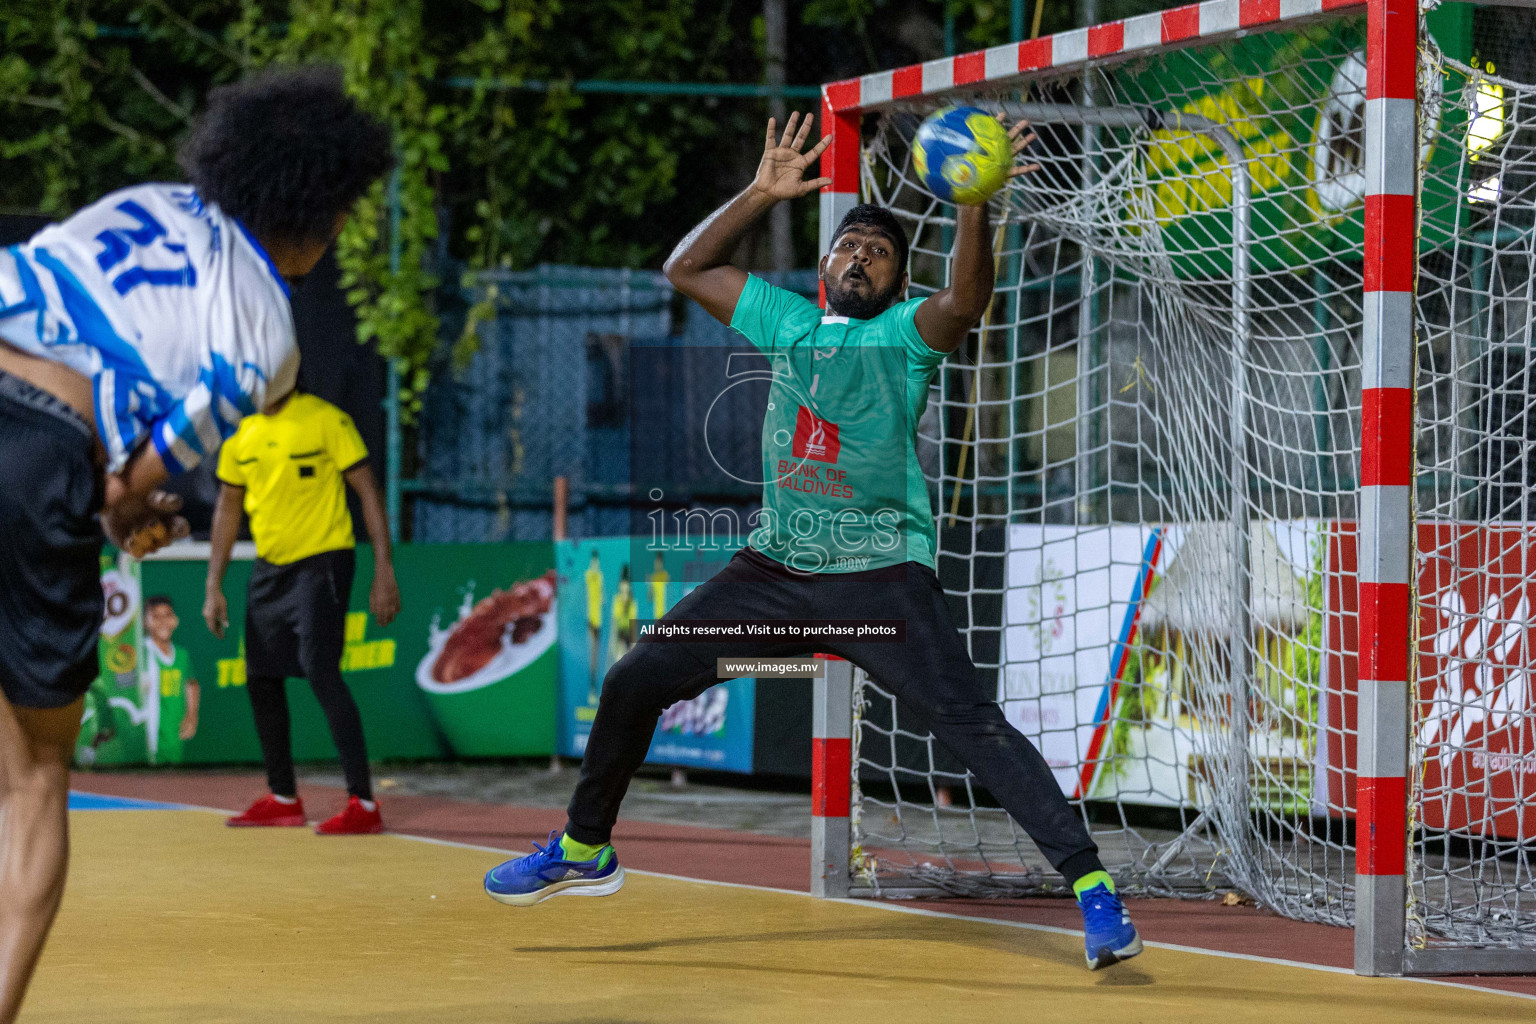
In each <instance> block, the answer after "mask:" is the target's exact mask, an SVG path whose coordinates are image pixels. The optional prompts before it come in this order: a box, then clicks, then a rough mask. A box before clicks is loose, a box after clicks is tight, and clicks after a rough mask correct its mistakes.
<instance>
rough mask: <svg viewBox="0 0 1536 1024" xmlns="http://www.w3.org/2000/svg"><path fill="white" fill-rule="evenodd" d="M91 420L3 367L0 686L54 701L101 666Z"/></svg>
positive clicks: (14, 694)
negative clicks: (1, 654) (10, 373)
mask: <svg viewBox="0 0 1536 1024" xmlns="http://www.w3.org/2000/svg"><path fill="white" fill-rule="evenodd" d="M94 451H95V435H94V433H93V432H92V430H91V426H90V424H89V423H87V422H86V421H85V419H84V418H83V417H81V416H80V414H79V413H77V412H75V410H74V409H72V408H70V407H69V406H68V405H66V404H65V403H64V402H62V401H60V400H59V399H57V398H55V397H54V396H52V395H50V394H48V392H46V391H42V390H40V389H38V388H36V387H33V386H32V385H31V384H28V383H27V382H26V381H24V380H21V379H20V378H18V377H12V376H11V375H9V374H7V373H4V372H3V371H0V651H3V652H4V657H0V691H3V692H4V693H5V699H6V700H8V701H10V702H11V704H13V705H15V706H16V707H23V708H61V707H64V706H65V705H67V704H70V703H72V702H74V701H75V700H76V699H78V698H79V697H80V696H81V695H82V694H84V693H85V691H86V690H87V689H88V688H89V687H90V685H91V682H92V680H94V679H95V678H96V674H97V671H98V666H99V660H100V659H99V655H98V653H97V652H98V649H99V646H100V644H99V639H98V638H99V636H100V633H101V618H102V597H101V545H102V535H101V524H100V523H99V522H98V521H97V518H96V516H97V514H98V513H99V512H100V511H101V501H102V484H103V478H102V473H101V470H100V468H99V467H98V466H97V465H96V460H95V457H94Z"/></svg>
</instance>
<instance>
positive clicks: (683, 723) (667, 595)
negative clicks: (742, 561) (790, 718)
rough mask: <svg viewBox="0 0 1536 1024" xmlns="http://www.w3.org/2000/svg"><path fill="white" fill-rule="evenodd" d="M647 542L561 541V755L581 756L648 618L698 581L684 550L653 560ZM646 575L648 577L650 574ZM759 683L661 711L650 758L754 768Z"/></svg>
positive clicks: (728, 685)
mask: <svg viewBox="0 0 1536 1024" xmlns="http://www.w3.org/2000/svg"><path fill="white" fill-rule="evenodd" d="M645 553H646V552H645V544H644V542H643V541H642V540H640V539H639V538H634V539H632V538H629V537H601V538H594V539H591V540H579V541H559V542H557V543H556V545H555V565H556V573H557V584H556V600H557V604H558V606H559V635H560V748H559V749H560V753H562V754H564V755H566V756H568V757H580V756H581V755H582V753H583V752H584V751H585V750H586V749H587V736H588V734H589V733H590V732H591V731H592V721H593V719H594V718H595V717H596V715H597V704H598V699H599V697H600V695H601V692H602V683H603V677H604V676H605V675H606V674H607V672H608V670H609V669H610V668H612V667H613V665H614V663H615V662H617V661H618V660H619V659H620V658H622V657H623V656H624V655H625V653H627V652H628V650H629V649H630V647H632V646H633V645H634V643H635V640H636V637H637V635H638V629H639V624H640V622H641V621H644V620H654V619H659V618H661V617H662V616H663V615H665V614H666V612H667V610H668V609H670V608H671V607H672V606H673V605H674V604H676V603H677V602H678V601H679V600H681V599H682V597H683V595H684V594H685V593H686V592H688V591H690V590H692V589H693V588H694V587H695V586H697V585H698V584H697V583H682V582H679V580H682V579H686V578H688V574H687V573H686V571H685V567H684V564H683V563H684V561H685V560H686V559H687V558H689V557H691V556H690V553H689V552H687V551H683V550H677V551H667V552H664V553H662V552H658V553H653V554H652V555H651V559H650V564H648V565H643V566H640V565H636V564H635V562H636V561H637V555H643V554H645ZM641 577H643V578H641ZM756 685H757V684H756V681H755V680H753V679H730V680H726V681H725V682H722V683H720V684H718V685H716V686H712V687H710V688H709V689H708V690H706V691H704V693H703V694H701V695H700V696H698V697H697V698H695V699H693V700H690V701H679V702H678V703H676V704H674V705H672V706H671V707H670V708H668V709H667V710H666V711H665V712H663V714H662V716H661V722H660V723H659V724H658V725H657V727H656V735H655V738H654V739H653V740H652V741H651V749H650V752H649V754H648V755H647V757H646V760H648V761H650V762H652V763H657V764H670V765H679V766H683V767H693V768H713V769H718V770H723V771H735V772H750V771H751V770H752V735H753V711H754V708H753V705H754V703H755V697H756Z"/></svg>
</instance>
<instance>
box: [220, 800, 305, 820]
mask: <svg viewBox="0 0 1536 1024" xmlns="http://www.w3.org/2000/svg"><path fill="white" fill-rule="evenodd" d="M224 824H226V825H233V826H234V827H236V828H250V827H254V826H268V827H273V826H276V827H280V828H293V827H294V826H297V825H303V824H305V821H304V801H303V800H299V801H296V802H294V803H291V804H285V803H282V802H281V801H279V800H278V799H277V798H276V797H274V796H272V794H270V793H268V794H267V795H266V796H264V797H262V798H261V799H260V800H257V801H256V802H255V803H253V804H251V806H249V807H247V808H246V809H245V813H244V814H237V815H235V816H234V817H233V818H230V819H228V820H227V821H225V822H224Z"/></svg>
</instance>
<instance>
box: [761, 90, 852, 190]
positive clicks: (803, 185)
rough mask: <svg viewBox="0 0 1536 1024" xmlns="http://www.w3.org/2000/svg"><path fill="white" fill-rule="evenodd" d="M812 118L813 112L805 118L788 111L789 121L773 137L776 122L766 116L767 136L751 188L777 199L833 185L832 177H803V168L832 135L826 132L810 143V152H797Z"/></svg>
mask: <svg viewBox="0 0 1536 1024" xmlns="http://www.w3.org/2000/svg"><path fill="white" fill-rule="evenodd" d="M815 120H816V117H815V115H814V114H806V115H805V120H804V121H801V120H800V114H799V112H796V113H793V114H790V115H789V123H788V124H786V125H785V126H784V134H783V135H781V136H779V138H778V139H777V140H775V139H774V131H775V129H776V128H777V127H778V125H777V124H775V123H774V120H773V118H771V117H770V118H769V119H768V138H767V140H766V141H765V142H764V143H763V159H762V161H761V162H760V163H759V164H758V165H757V177H756V178H754V179H752V187H753V188H754V189H756V190H757V191H758V192H760V193H762V194H763V195H765V196H767V197H768V198H769V199H772V200H774V201H775V202H777V201H779V200H782V199H799V198H800V197H801V196H808V195H810V194H811V193H812V192H815V191H816V190H817V189H821V188H825V187H827V186H828V185H830V184H832V179H831V178H812V179H811V180H810V181H806V180H805V170H806V168H807V167H810V166H811V164H813V163H815V162H816V161H817V160H819V159H820V158H821V151H822V150H824V149H826V148H827V146H829V145H831V143H832V136H830V135H828V136H827V137H826V138H824V139H822V140H821V141H820V142H818V143H816V145H814V146H812V147H811V150H810V152H808V153H802V152H800V151H801V150H802V149H804V148H805V142H806V140H807V139H808V138H810V134H811V124H812V122H814V121H815ZM797 127H798V130H797Z"/></svg>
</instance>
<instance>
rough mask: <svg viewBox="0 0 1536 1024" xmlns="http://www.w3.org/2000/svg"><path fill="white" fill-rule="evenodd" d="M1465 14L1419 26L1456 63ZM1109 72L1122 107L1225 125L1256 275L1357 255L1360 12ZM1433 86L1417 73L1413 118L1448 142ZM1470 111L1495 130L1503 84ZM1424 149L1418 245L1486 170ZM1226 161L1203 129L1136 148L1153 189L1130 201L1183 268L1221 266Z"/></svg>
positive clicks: (1429, 240)
mask: <svg viewBox="0 0 1536 1024" xmlns="http://www.w3.org/2000/svg"><path fill="white" fill-rule="evenodd" d="M1472 14H1473V10H1472V8H1471V7H1468V6H1467V5H1464V4H1444V5H1441V6H1440V7H1439V8H1438V9H1436V10H1433V11H1431V12H1429V14H1428V16H1427V26H1428V29H1429V33H1430V35H1431V36H1432V37H1433V38H1434V40H1435V41H1436V43H1437V45H1438V46H1439V47H1440V49H1441V52H1443V53H1445V54H1446V55H1447V56H1449V57H1452V58H1454V59H1456V60H1459V61H1463V62H1465V61H1468V60H1470V59H1472V56H1473V55H1472V45H1471V19H1472ZM1109 74H1110V75H1111V76H1112V77H1113V78H1114V79H1115V82H1116V93H1117V95H1119V96H1120V97H1121V98H1122V102H1126V103H1133V102H1134V103H1136V104H1138V105H1140V104H1143V103H1144V104H1146V105H1147V106H1149V107H1151V108H1152V109H1155V110H1160V111H1175V110H1176V111H1180V112H1182V113H1186V114H1194V115H1197V116H1199V117H1203V118H1207V119H1209V120H1211V121H1213V122H1215V123H1217V124H1219V125H1222V126H1223V127H1225V128H1226V129H1227V130H1228V131H1229V132H1231V134H1232V136H1233V137H1234V139H1235V141H1236V142H1237V144H1238V145H1239V146H1240V147H1241V148H1242V151H1243V154H1244V156H1245V157H1246V160H1247V166H1248V171H1249V175H1250V178H1251V187H1252V190H1253V198H1254V202H1253V205H1252V207H1251V211H1250V216H1251V218H1252V222H1253V224H1254V225H1255V227H1256V228H1257V230H1256V232H1255V240H1254V242H1253V244H1252V246H1251V247H1250V250H1249V257H1250V259H1251V260H1252V261H1253V263H1254V266H1255V268H1256V269H1261V270H1279V269H1284V268H1288V267H1308V266H1313V265H1315V264H1316V263H1317V262H1318V261H1320V260H1323V259H1324V258H1326V257H1328V256H1345V257H1348V256H1350V254H1358V252H1359V250H1360V246H1361V244H1362V240H1363V238H1364V231H1365V226H1364V216H1365V214H1364V208H1365V207H1364V199H1365V191H1366V167H1365V146H1364V126H1365V122H1366V117H1365V100H1366V66H1365V19H1364V17H1363V16H1362V17H1357V18H1349V17H1346V18H1340V19H1335V20H1326V21H1321V22H1317V23H1314V24H1311V25H1307V26H1304V27H1302V28H1299V29H1295V30H1292V31H1283V32H1261V33H1256V34H1254V35H1250V36H1246V37H1244V38H1240V39H1237V40H1234V41H1232V42H1231V43H1228V44H1224V45H1223V46H1221V47H1220V48H1218V50H1217V51H1216V52H1214V53H1213V52H1212V51H1211V50H1210V49H1209V48H1205V47H1191V48H1189V49H1184V50H1178V51H1175V52H1173V53H1169V54H1167V55H1166V56H1164V57H1162V58H1160V59H1158V60H1154V61H1146V62H1135V63H1131V64H1127V65H1125V66H1123V67H1120V68H1116V69H1113V70H1112V71H1110V72H1109ZM1440 88H1441V81H1440V76H1426V79H1425V89H1424V102H1423V105H1422V109H1423V115H1424V118H1425V120H1426V121H1427V122H1428V123H1429V124H1431V125H1435V126H1438V129H1439V131H1441V132H1443V133H1444V134H1445V136H1446V137H1448V138H1453V137H1459V133H1463V132H1464V131H1465V129H1466V127H1467V121H1466V119H1467V117H1468V114H1467V112H1466V109H1465V108H1464V107H1463V106H1461V105H1459V104H1456V103H1442V102H1441V97H1440V95H1439V90H1440ZM1476 107H1477V109H1478V111H1479V114H1478V116H1479V117H1480V118H1481V119H1482V120H1483V121H1484V122H1486V124H1485V125H1484V127H1483V128H1482V129H1481V130H1480V132H1481V134H1482V135H1483V136H1485V137H1486V138H1487V139H1489V140H1492V139H1496V138H1498V137H1499V136H1500V135H1501V134H1502V129H1501V123H1502V121H1503V118H1504V116H1505V105H1504V101H1503V91H1502V88H1501V87H1498V86H1497V85H1488V86H1485V87H1484V91H1483V93H1481V94H1480V95H1479V98H1478V100H1477V103H1476ZM1423 156H1424V158H1425V160H1426V161H1427V162H1428V163H1429V165H1430V166H1431V167H1432V168H1435V169H1440V170H1444V171H1445V172H1446V173H1440V174H1435V173H1430V174H1428V175H1426V177H1425V184H1424V188H1425V190H1426V194H1425V195H1424V196H1423V197H1422V198H1423V201H1422V203H1421V208H1422V210H1423V211H1424V217H1423V222H1422V224H1421V225H1420V232H1421V234H1422V236H1423V241H1424V244H1425V245H1426V246H1434V245H1442V244H1444V243H1445V242H1446V241H1447V240H1449V239H1451V238H1453V237H1455V235H1456V233H1457V232H1458V230H1461V229H1462V228H1464V227H1465V224H1466V219H1467V213H1466V210H1465V206H1466V202H1467V200H1468V199H1473V200H1476V199H1479V198H1487V197H1486V196H1483V195H1481V194H1480V192H1479V186H1480V185H1482V183H1483V179H1484V178H1486V177H1487V174H1488V173H1492V172H1491V171H1489V172H1486V173H1481V174H1480V173H1479V167H1478V166H1477V160H1478V157H1477V154H1476V153H1475V152H1474V153H1473V154H1472V155H1471V157H1470V161H1469V162H1468V164H1467V166H1466V167H1464V168H1462V173H1460V174H1458V173H1457V172H1456V170H1455V168H1456V167H1457V165H1458V164H1460V163H1461V162H1462V161H1463V160H1464V159H1467V156H1468V155H1467V154H1465V153H1463V152H1461V151H1460V150H1458V149H1457V148H1456V147H1454V146H1450V145H1440V146H1438V147H1436V146H1433V145H1426V147H1425V150H1424V154H1423ZM1483 163H1484V164H1485V165H1488V164H1490V162H1489V161H1484V162H1483ZM1228 164H1229V160H1228V157H1227V155H1226V153H1225V152H1224V151H1223V149H1222V147H1221V145H1220V144H1219V142H1218V141H1217V140H1216V138H1215V137H1213V136H1212V135H1210V134H1209V133H1200V132H1187V131H1169V130H1159V131H1155V132H1152V133H1151V140H1150V143H1149V144H1148V145H1147V146H1146V147H1145V148H1144V150H1143V168H1142V169H1143V171H1144V173H1145V175H1146V179H1147V182H1148V185H1149V188H1150V191H1149V194H1147V195H1145V196H1143V197H1140V199H1141V200H1142V201H1141V202H1139V203H1137V204H1135V205H1134V206H1133V207H1132V209H1133V210H1134V211H1135V215H1142V214H1145V213H1147V212H1150V213H1151V215H1152V216H1154V217H1155V218H1156V220H1157V222H1158V225H1159V227H1160V228H1161V229H1162V232H1163V244H1164V245H1165V246H1166V248H1167V251H1168V255H1169V256H1170V257H1171V259H1172V261H1173V266H1174V268H1175V270H1176V271H1177V272H1178V273H1179V274H1180V276H1183V277H1189V278H1200V277H1209V276H1212V275H1221V274H1225V273H1229V272H1230V268H1231V238H1232V228H1231V206H1232V187H1233V184H1232V175H1231V171H1230V168H1229V167H1228ZM1496 187H1497V186H1496V185H1495V186H1494V188H1495V190H1496ZM1457 188H1461V189H1462V190H1463V194H1462V195H1457V194H1456V192H1455V190H1456V189H1457ZM1355 258H1358V256H1357V255H1356V256H1355Z"/></svg>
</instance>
